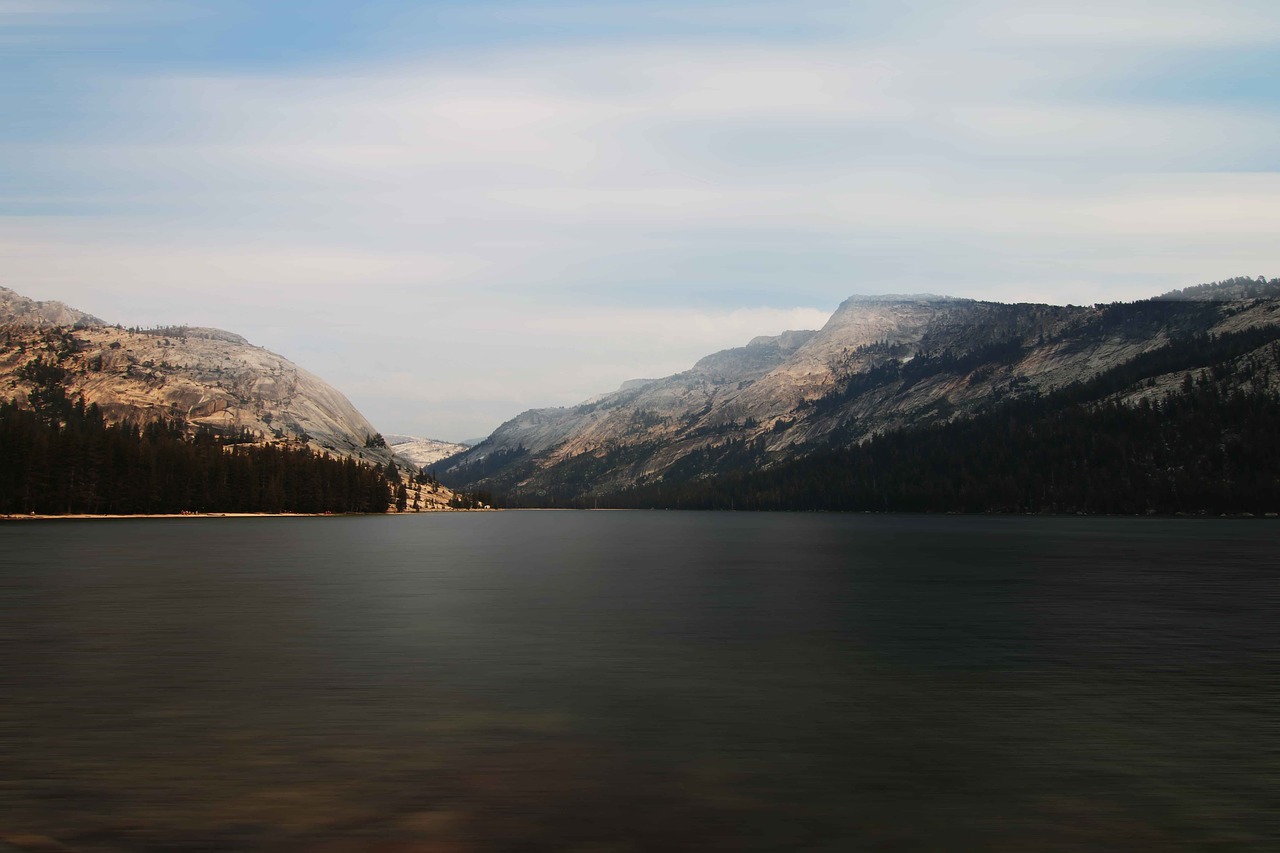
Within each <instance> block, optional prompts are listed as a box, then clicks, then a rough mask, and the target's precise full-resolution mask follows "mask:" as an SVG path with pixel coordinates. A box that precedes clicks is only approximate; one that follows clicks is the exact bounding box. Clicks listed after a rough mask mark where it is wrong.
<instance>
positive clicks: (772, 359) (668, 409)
mask: <svg viewBox="0 0 1280 853" xmlns="http://www.w3.org/2000/svg"><path fill="white" fill-rule="evenodd" d="M1258 326H1280V282H1278V281H1271V282H1266V281H1255V280H1253V279H1236V280H1232V281H1230V282H1225V283H1222V284H1219V285H1213V286H1206V287H1200V288H1189V289H1188V290H1186V291H1180V292H1177V293H1173V294H1167V295H1166V296H1164V297H1160V298H1157V299H1153V300H1146V301H1141V302H1136V303H1117V304H1111V305H1094V306H1086V307H1080V306H1056V305H1040V304H1000V303H992V302H980V301H975V300H966V299H954V298H947V297H939V296H931V295H913V296H878V297H853V298H851V299H849V300H847V301H846V302H844V303H843V304H842V305H841V306H840V307H839V308H838V309H837V310H836V311H835V313H834V314H833V315H832V317H831V318H830V320H829V321H828V322H827V323H826V325H825V326H824V327H823V328H822V329H820V330H818V331H816V332H814V331H805V332H787V333H784V334H783V335H780V336H778V337H774V338H757V339H756V340H753V341H751V342H750V343H749V344H748V345H747V346H745V347H740V348H737V349H732V350H726V351H724V352H720V353H716V354H714V355H711V356H708V357H706V358H704V359H702V360H701V361H699V362H698V363H697V364H696V365H694V366H693V368H691V369H690V370H688V371H686V372H684V373H680V374H677V375H675V376H670V377H666V378H664V379H658V380H652V381H645V382H643V383H639V384H631V383H629V384H628V385H624V387H623V388H622V389H620V390H618V391H616V392H614V393H612V394H606V395H602V396H600V397H597V398H593V399H592V400H591V401H589V402H586V403H584V404H582V405H579V406H576V407H571V408H557V409H536V410H532V411H528V412H525V413H524V414H522V415H519V416H518V417H516V418H514V419H512V420H511V421H508V422H507V423H505V424H503V425H502V426H501V427H499V429H498V430H497V431H495V432H494V434H493V435H492V436H490V437H489V438H488V439H487V440H485V441H484V442H482V443H480V444H479V445H477V446H475V447H473V448H471V449H470V450H468V451H466V452H465V453H462V454H460V455H458V456H456V457H453V458H452V459H449V460H447V461H445V462H444V463H442V464H441V466H440V469H441V476H442V478H443V480H444V481H445V482H447V483H451V484H455V485H460V486H464V487H468V488H476V487H481V488H487V489H492V490H494V491H496V492H505V493H507V494H509V495H512V496H514V497H516V498H517V499H520V497H521V496H525V497H527V498H530V499H533V500H536V501H540V502H546V501H549V500H557V499H563V500H580V499H582V498H584V497H589V496H590V495H592V494H609V493H613V492H617V491H619V490H621V489H626V488H630V487H633V486H636V485H643V484H646V483H655V482H662V481H668V482H669V481H675V480H687V479H696V478H699V477H705V476H708V475H710V474H715V473H723V472H724V471H726V470H743V469H747V470H749V469H753V468H760V467H766V466H769V465H772V464H774V463H777V462H779V461H782V460H787V459H792V458H795V457H797V456H803V455H805V454H808V453H811V452H813V451H814V450H816V449H820V448H828V447H832V446H836V447H839V446H851V445H854V444H857V443H858V442H861V441H863V440H865V439H867V438H868V437H870V436H873V435H877V434H882V433H885V432H890V431H893V430H896V429H900V428H903V427H907V426H913V425H920V424H928V423H939V422H947V421H951V420H955V419H960V418H965V417H968V416H972V415H975V414H977V413H979V412H982V411H984V410H985V409H986V408H988V407H990V406H991V405H993V404H994V403H996V402H998V401H1002V400H1010V399H1017V398H1019V397H1025V396H1031V395H1040V394H1045V393H1049V392H1052V391H1054V390H1056V389H1062V388H1066V387H1068V386H1072V385H1073V384H1077V383H1081V382H1085V381H1087V380H1089V379H1091V378H1093V377H1096V376H1098V375H1100V374H1102V373H1104V372H1106V371H1109V370H1112V369H1113V368H1116V367H1117V366H1119V365H1123V364H1126V363H1130V362H1132V361H1133V360H1134V359H1136V358H1138V357H1140V356H1142V355H1143V354H1145V353H1150V352H1153V351H1155V350H1158V349H1160V348H1161V347H1164V346H1166V345H1167V344H1168V343H1169V342H1170V341H1171V340H1173V339H1182V338H1186V337H1188V336H1193V335H1220V334H1223V333H1229V332H1235V331H1240V330H1243V329H1248V328H1253V327H1258ZM1181 377H1182V374H1181V373H1180V372H1179V373H1178V374H1177V375H1170V376H1144V377H1143V381H1142V383H1141V386H1140V387H1138V386H1137V385H1135V387H1133V388H1129V389H1126V390H1125V392H1124V395H1125V396H1126V397H1127V398H1130V399H1133V400H1138V399H1141V398H1142V397H1143V396H1144V395H1150V394H1151V393H1156V392H1158V391H1159V389H1161V388H1164V387H1168V386H1169V385H1171V384H1172V383H1175V382H1176V381H1178V380H1180V379H1181Z"/></svg>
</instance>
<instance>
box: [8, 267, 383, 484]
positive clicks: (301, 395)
mask: <svg viewBox="0 0 1280 853" xmlns="http://www.w3.org/2000/svg"><path fill="white" fill-rule="evenodd" d="M0 318H3V321H2V322H0V344H2V346H0V397H4V398H17V399H19V400H21V399H24V398H25V395H26V394H27V393H29V392H30V390H31V383H30V382H29V381H28V380H27V379H25V378H24V376H23V374H24V367H25V366H26V365H28V364H30V363H32V362H34V361H41V362H44V363H46V364H51V365H57V367H58V368H60V369H61V370H62V371H65V378H64V380H63V382H62V384H63V385H64V387H65V388H66V389H67V392H68V393H69V394H71V395H72V396H75V395H78V394H83V395H84V398H85V400H86V401H87V402H89V403H97V404H98V406H99V407H100V408H101V409H102V411H103V413H104V415H105V416H106V417H107V418H108V420H110V421H125V420H128V421H135V422H146V421H150V420H154V419H156V418H160V417H165V418H172V419H178V420H181V421H184V422H186V423H188V424H190V425H191V426H192V427H193V428H200V427H207V428H209V429H213V430H215V431H219V432H224V433H225V432H233V431H237V432H238V431H241V430H247V431H248V432H249V433H250V434H251V436H253V437H257V438H261V439H262V440H267V441H270V440H293V441H301V442H304V443H307V444H310V445H312V446H313V447H315V448H317V449H320V450H327V451H331V452H334V453H337V454H339V455H343V456H351V457H355V458H359V459H365V460H366V461H369V462H379V463H385V462H386V461H387V460H388V459H390V458H391V457H390V453H389V451H388V450H387V449H385V448H380V447H366V440H367V439H368V438H369V437H370V436H373V435H375V434H376V430H375V429H374V428H373V426H372V424H370V423H369V421H368V420H366V419H365V417H364V416H363V415H362V414H360V412H359V411H357V410H356V408H355V406H353V405H352V404H351V401H350V400H348V399H347V398H346V396H344V395H343V394H342V393H341V392H339V391H338V390H337V389H335V388H334V387H333V386H331V385H329V384H328V383H326V382H325V381H324V380H322V379H320V378H319V377H317V376H315V375H313V374H311V373H308V372H307V371H305V370H303V369H302V368H300V367H298V366H297V365H296V364H294V363H293V362H291V361H289V360H288V359H286V358H284V357H283V356H279V355H276V354H275V353H272V352H268V351H267V350H265V349H262V348H261V347H255V346H253V345H251V344H250V343H249V342H248V341H246V340H245V339H244V338H242V337H240V336H239V335H236V334H233V333H231V332H225V331H222V330H220V329H204V328H188V327H170V328H161V329H153V330H148V331H129V330H126V329H122V328H120V327H118V326H108V325H106V324H104V323H103V322H102V321H101V320H98V319H97V318H95V317H92V316H90V315H88V314H84V313H82V312H80V311H76V310H75V309H72V308H68V307H67V306H65V305H63V304H61V303H57V302H34V301H32V300H30V299H26V298H25V297H21V296H18V295H17V294H15V293H13V291H10V290H0Z"/></svg>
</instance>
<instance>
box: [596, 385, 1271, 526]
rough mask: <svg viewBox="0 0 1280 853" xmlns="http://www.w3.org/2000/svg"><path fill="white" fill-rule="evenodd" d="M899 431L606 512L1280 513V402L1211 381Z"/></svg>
mask: <svg viewBox="0 0 1280 853" xmlns="http://www.w3.org/2000/svg"><path fill="white" fill-rule="evenodd" d="M1039 409H1040V406H1039V405H1037V403H1036V402H1034V401H1025V402H1018V403H1012V404H1009V405H1007V406H1004V407H1002V408H1001V409H1000V410H999V411H995V412H990V413H988V414H985V415H981V416H979V417H977V418H973V419H971V420H963V421H957V422H953V423H949V424H941V425H935V426H930V427H924V428H916V429H907V430H900V431H898V432H893V433H889V434H887V435H884V436H881V437H878V438H875V439H872V440H871V441H869V442H867V443H866V444H863V445H860V446H858V447H854V448H849V449H845V450H829V451H823V452H818V453H815V454H812V455H810V456H807V457H805V458H803V459H799V460H796V461H793V462H789V463H784V464H781V465H778V466H777V467H775V468H771V469H766V470H763V471H754V472H740V473H736V474H727V475H722V476H719V477H714V478H711V479H708V480H701V481H690V482H685V483H681V484H674V485H667V484H656V485H651V486H647V487H642V488H638V489H635V490H632V491H628V492H624V493H621V494H618V495H612V496H608V497H605V498H601V499H599V501H598V502H597V503H596V505H598V506H608V507H664V508H684V509H747V510H844V511H883V512H1066V513H1071V512H1085V513H1123V514H1132V513H1146V512H1158V513H1178V512H1185V513H1213V514H1217V513H1239V512H1254V513H1261V512H1274V511H1277V510H1280V446H1278V445H1277V443H1276V441H1275V436H1276V435H1277V434H1280V432H1278V431H1280V402H1278V401H1277V399H1276V398H1275V396H1273V395H1270V394H1265V393H1261V392H1252V391H1233V392H1230V393H1228V394H1226V395H1223V394H1221V393H1219V388H1218V386H1217V385H1215V384H1213V383H1212V382H1211V381H1202V382H1198V383H1197V382H1192V383H1191V387H1190V388H1184V389H1181V390H1179V391H1175V392H1170V393H1168V394H1166V395H1165V396H1164V397H1163V398H1162V399H1160V400H1159V401H1158V402H1156V403H1152V402H1151V401H1149V400H1144V401H1142V402H1141V403H1140V404H1139V405H1137V406H1125V405H1122V404H1120V403H1116V402H1108V403H1101V404H1096V405H1092V406H1084V405H1080V406H1073V407H1071V408H1069V409H1067V410H1064V411H1059V412H1043V411H1039Z"/></svg>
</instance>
